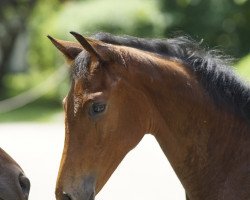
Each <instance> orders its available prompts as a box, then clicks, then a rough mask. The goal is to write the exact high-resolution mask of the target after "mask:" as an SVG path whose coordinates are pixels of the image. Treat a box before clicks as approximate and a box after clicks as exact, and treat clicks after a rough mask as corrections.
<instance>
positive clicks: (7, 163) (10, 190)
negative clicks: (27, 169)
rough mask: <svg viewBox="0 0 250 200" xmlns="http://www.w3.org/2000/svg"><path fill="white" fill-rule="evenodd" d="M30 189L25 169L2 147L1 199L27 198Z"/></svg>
mask: <svg viewBox="0 0 250 200" xmlns="http://www.w3.org/2000/svg"><path fill="white" fill-rule="evenodd" d="M29 190H30V181H29V179H28V178H27V177H26V176H25V175H24V172H23V170H22V169H21V168H20V166H19V165H18V164H17V163H16V162H15V161H14V160H13V159H12V158H11V157H10V156H9V155H8V154H7V153H6V152H5V151H4V150H2V149H1V148H0V200H27V199H28V196H29Z"/></svg>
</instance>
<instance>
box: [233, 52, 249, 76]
mask: <svg viewBox="0 0 250 200" xmlns="http://www.w3.org/2000/svg"><path fill="white" fill-rule="evenodd" d="M236 67H237V71H238V73H239V74H240V76H242V77H243V78H245V79H246V80H247V81H250V55H247V56H245V57H244V58H242V59H241V60H240V61H239V62H238V63H237V64H236Z"/></svg>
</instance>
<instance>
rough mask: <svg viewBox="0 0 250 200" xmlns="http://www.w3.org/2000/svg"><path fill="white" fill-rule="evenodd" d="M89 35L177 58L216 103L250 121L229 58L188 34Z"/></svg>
mask: <svg viewBox="0 0 250 200" xmlns="http://www.w3.org/2000/svg"><path fill="white" fill-rule="evenodd" d="M93 37H94V38H95V39H98V40H101V41H103V42H106V43H110V44H114V45H123V46H129V47H133V48H137V49H140V50H144V51H148V52H153V53H156V54H159V55H162V56H167V57H170V58H173V59H178V60H180V61H181V62H183V63H184V64H185V65H186V66H187V67H189V68H190V69H191V70H193V71H194V73H195V74H196V76H197V77H198V79H199V80H200V81H201V83H202V84H203V87H204V88H205V89H206V90H207V91H208V93H209V94H210V95H211V96H212V98H213V99H214V101H215V103H216V104H219V105H221V104H227V105H228V106H229V108H231V109H233V110H234V111H236V112H237V113H238V114H241V115H243V116H244V117H246V118H247V119H248V120H250V88H249V87H248V86H247V85H246V84H245V83H244V82H242V81H241V80H240V79H239V78H238V77H237V76H236V75H235V73H234V71H233V70H232V67H231V66H230V63H229V59H226V58H225V57H224V56H221V55H218V53H217V52H216V51H206V50H205V49H204V48H202V47H201V45H200V44H199V43H197V42H196V41H194V40H192V39H189V38H188V37H177V38H171V39H143V38H136V37H131V36H123V37H121V36H114V35H111V34H108V33H98V34H96V35H94V36H93Z"/></svg>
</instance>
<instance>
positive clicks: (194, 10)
mask: <svg viewBox="0 0 250 200" xmlns="http://www.w3.org/2000/svg"><path fill="white" fill-rule="evenodd" d="M161 4H162V11H163V12H166V13H168V15H169V16H171V18H172V19H173V20H172V23H171V24H170V25H169V26H168V27H167V28H166V30H165V33H166V34H170V33H172V32H173V31H179V30H180V31H183V32H184V33H187V34H189V35H191V36H193V37H194V36H195V37H198V38H204V40H205V41H206V42H207V43H208V44H209V46H212V47H213V46H216V47H220V48H223V49H225V51H227V53H229V54H232V55H234V56H237V57H238V56H244V55H246V54H248V53H249V50H250V48H249V44H250V37H249V33H250V26H249V21H250V1H249V0H220V1H218V0H206V1H203V0H161Z"/></svg>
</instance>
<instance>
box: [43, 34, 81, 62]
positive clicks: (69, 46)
mask: <svg viewBox="0 0 250 200" xmlns="http://www.w3.org/2000/svg"><path fill="white" fill-rule="evenodd" d="M47 37H48V38H49V39H50V41H51V42H52V43H53V44H54V45H55V47H56V48H57V49H58V50H60V51H61V52H62V53H63V54H64V55H65V56H66V58H67V60H68V61H69V62H71V61H72V60H74V59H75V58H76V56H77V55H78V54H79V53H80V52H81V51H82V50H83V48H82V46H81V45H79V44H78V43H76V42H69V41H64V40H58V39H55V38H53V37H51V36H49V35H48V36H47Z"/></svg>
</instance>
